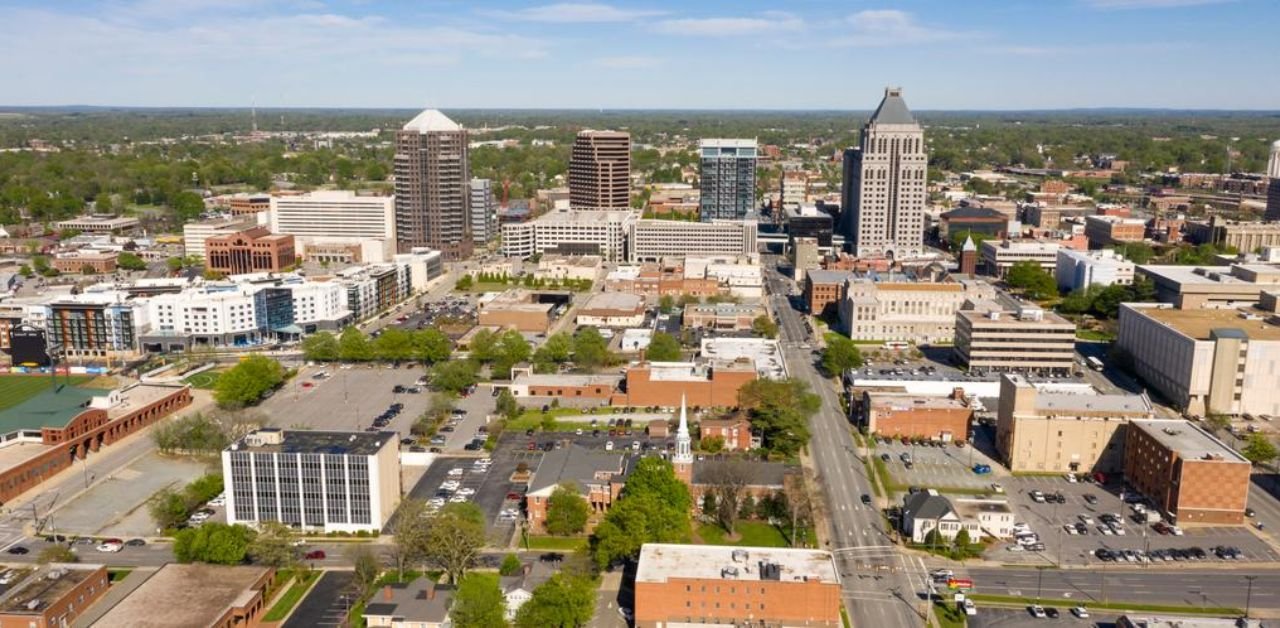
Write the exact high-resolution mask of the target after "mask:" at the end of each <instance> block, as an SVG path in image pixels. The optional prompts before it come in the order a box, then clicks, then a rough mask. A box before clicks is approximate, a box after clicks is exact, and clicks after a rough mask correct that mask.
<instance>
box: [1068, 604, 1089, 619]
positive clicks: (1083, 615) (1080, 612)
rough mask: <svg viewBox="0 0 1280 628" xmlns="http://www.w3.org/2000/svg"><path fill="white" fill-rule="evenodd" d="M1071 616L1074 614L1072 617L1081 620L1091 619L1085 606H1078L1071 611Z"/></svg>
mask: <svg viewBox="0 0 1280 628" xmlns="http://www.w3.org/2000/svg"><path fill="white" fill-rule="evenodd" d="M1071 614H1072V615H1075V616H1076V617H1079V618H1080V619H1088V618H1089V611H1088V610H1087V609H1085V607H1083V606H1077V607H1075V608H1073V609H1071Z"/></svg>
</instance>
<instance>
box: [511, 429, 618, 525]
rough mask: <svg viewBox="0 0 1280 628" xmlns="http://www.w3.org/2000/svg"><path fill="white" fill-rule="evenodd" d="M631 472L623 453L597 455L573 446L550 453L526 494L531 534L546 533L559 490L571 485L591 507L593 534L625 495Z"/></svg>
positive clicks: (603, 452) (543, 458) (578, 446)
mask: <svg viewBox="0 0 1280 628" xmlns="http://www.w3.org/2000/svg"><path fill="white" fill-rule="evenodd" d="M627 470H628V469H627V461H626V456H625V454H624V453H623V452H622V451H617V452H614V451H595V450H590V449H587V448H585V447H582V446H581V445H573V444H571V445H568V446H566V447H562V448H560V449H555V450H552V451H549V452H547V453H546V454H544V455H543V456H542V460H540V461H539V462H538V468H537V469H535V470H534V472H533V479H531V480H530V481H529V491H528V492H527V493H525V510H526V513H527V517H528V520H529V530H530V531H531V532H534V533H536V534H545V533H546V531H547V529H546V521H547V502H548V500H550V499H551V494H552V493H553V492H555V490H556V488H557V487H559V486H560V485H561V484H568V485H572V486H575V487H577V489H578V493H579V495H581V496H582V498H583V499H585V500H587V504H589V505H590V506H591V512H592V515H593V516H592V517H591V518H590V519H588V521H587V526H588V530H587V531H588V532H590V530H591V529H592V528H594V527H595V524H596V522H597V520H598V519H599V516H600V515H603V514H604V512H605V511H607V510H608V509H609V507H610V506H612V505H613V502H614V501H615V500H617V499H618V495H619V494H620V493H622V485H623V481H624V476H625V474H626V472H627Z"/></svg>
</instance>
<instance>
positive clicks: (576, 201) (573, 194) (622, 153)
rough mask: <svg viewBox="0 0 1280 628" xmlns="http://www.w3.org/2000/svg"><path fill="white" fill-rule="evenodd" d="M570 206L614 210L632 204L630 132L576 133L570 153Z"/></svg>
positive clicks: (587, 131)
mask: <svg viewBox="0 0 1280 628" xmlns="http://www.w3.org/2000/svg"><path fill="white" fill-rule="evenodd" d="M569 206H570V207H571V208H573V209H615V210H616V209H625V208H627V207H630V206H631V134H630V133H627V132H625V131H595V130H586V131H581V132H579V133H578V136H577V137H576V138H574V140H573V149H572V151H571V152H570V154H569Z"/></svg>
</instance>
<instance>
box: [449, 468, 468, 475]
mask: <svg viewBox="0 0 1280 628" xmlns="http://www.w3.org/2000/svg"><path fill="white" fill-rule="evenodd" d="M463 473H466V472H465V471H463V470H462V469H461V468H454V469H449V477H458V476H459V475H462V474H463Z"/></svg>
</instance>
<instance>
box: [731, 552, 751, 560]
mask: <svg viewBox="0 0 1280 628" xmlns="http://www.w3.org/2000/svg"><path fill="white" fill-rule="evenodd" d="M750 556H751V554H750V553H749V552H747V550H742V549H739V550H733V562H735V563H745V562H747V559H748V558H749V557H750Z"/></svg>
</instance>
